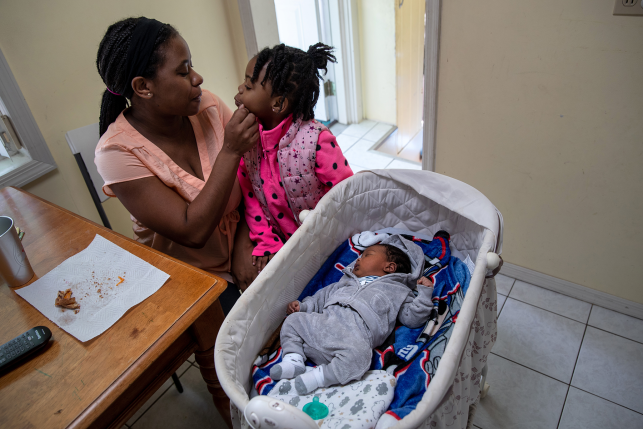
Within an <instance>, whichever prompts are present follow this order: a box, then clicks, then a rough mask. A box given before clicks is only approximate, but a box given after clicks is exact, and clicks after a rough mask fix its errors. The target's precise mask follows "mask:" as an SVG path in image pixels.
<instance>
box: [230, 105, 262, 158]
mask: <svg viewBox="0 0 643 429" xmlns="http://www.w3.org/2000/svg"><path fill="white" fill-rule="evenodd" d="M257 140H259V125H258V124H257V118H256V117H255V115H253V114H252V113H250V111H249V110H248V109H246V108H245V107H244V106H243V104H242V105H241V106H239V108H238V109H237V110H236V111H235V112H234V113H233V114H232V118H230V121H229V122H228V124H227V125H226V126H225V134H224V137H223V149H224V150H228V151H230V152H233V153H235V154H237V155H239V156H243V154H244V153H246V152H248V151H249V150H250V149H252V147H253V146H254V145H255V144H257Z"/></svg>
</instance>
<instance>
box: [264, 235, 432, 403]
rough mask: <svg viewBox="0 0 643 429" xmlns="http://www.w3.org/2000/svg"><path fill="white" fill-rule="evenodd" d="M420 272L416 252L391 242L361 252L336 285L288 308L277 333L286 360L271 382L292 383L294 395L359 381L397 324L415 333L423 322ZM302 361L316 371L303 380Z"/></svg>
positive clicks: (427, 287) (425, 304)
mask: <svg viewBox="0 0 643 429" xmlns="http://www.w3.org/2000/svg"><path fill="white" fill-rule="evenodd" d="M423 266H424V254H423V253H422V249H421V248H420V246H418V245H416V244H415V243H413V242H412V241H409V240H406V239H404V238H402V237H401V236H399V235H392V236H390V237H388V238H386V239H384V240H383V241H382V242H381V243H379V244H375V245H373V246H370V247H367V248H366V249H365V250H364V252H363V253H362V255H361V256H360V257H359V259H357V260H356V261H355V262H353V263H352V264H351V265H349V266H348V267H346V268H345V269H344V271H343V272H344V276H343V277H342V278H341V279H340V280H339V281H338V282H337V283H333V284H331V285H328V286H326V287H325V288H323V289H320V290H319V291H318V292H317V293H316V294H315V295H313V296H309V297H307V298H304V300H303V301H302V302H301V303H300V302H299V301H294V302H291V303H290V304H288V314H289V316H288V317H287V318H286V320H285V321H284V324H283V326H282V328H281V347H282V349H283V353H284V357H283V359H282V361H281V363H279V364H277V365H275V366H273V367H272V368H271V369H270V377H271V378H272V379H273V380H281V379H284V378H286V379H289V378H293V377H296V378H295V389H296V390H297V393H299V394H300V395H304V394H307V393H310V392H312V391H313V390H315V389H317V388H318V387H328V386H331V385H333V384H346V383H348V382H349V381H351V380H357V379H360V378H361V377H362V376H363V375H364V373H365V372H366V371H368V369H369V367H370V365H371V356H372V350H373V348H375V347H377V346H379V345H380V344H382V343H383V342H384V340H386V338H387V337H388V336H389V335H390V333H391V332H392V331H393V329H394V327H395V321H396V319H398V318H399V320H400V322H402V323H403V324H404V325H406V326H408V327H410V328H417V327H419V326H422V325H423V324H424V323H425V322H426V321H427V319H428V318H429V314H430V313H431V310H432V309H433V303H432V302H431V297H432V294H433V287H432V284H431V283H430V281H429V280H428V279H426V278H422V279H421V280H418V279H419V278H420V275H421V273H422V269H423ZM416 287H417V291H418V295H417V297H416V296H415V295H414V294H413V290H414V289H415V288H416ZM306 358H308V359H310V360H311V361H312V362H314V363H315V364H316V365H317V367H316V368H315V369H313V370H312V371H308V372H306V367H305V365H304V361H305V360H306Z"/></svg>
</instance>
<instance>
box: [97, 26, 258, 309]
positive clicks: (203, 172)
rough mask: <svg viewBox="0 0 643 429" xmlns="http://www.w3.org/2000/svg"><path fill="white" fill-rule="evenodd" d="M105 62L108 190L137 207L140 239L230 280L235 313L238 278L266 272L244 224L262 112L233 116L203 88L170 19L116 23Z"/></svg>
mask: <svg viewBox="0 0 643 429" xmlns="http://www.w3.org/2000/svg"><path fill="white" fill-rule="evenodd" d="M96 65H97V67H98V73H99V74H100V76H101V77H102V78H103V82H104V83H105V85H106V86H107V89H106V90H105V93H104V94H103V100H102V105H101V112H100V133H101V139H100V141H99V143H98V146H97V147H96V159H95V162H96V165H97V167H98V171H99V173H100V174H101V176H102V177H103V179H104V180H105V186H104V187H103V190H104V192H105V193H106V194H107V195H109V196H112V197H113V196H115V197H117V198H118V199H119V200H120V201H121V202H122V203H123V205H124V206H125V207H126V208H127V210H128V211H129V212H130V214H131V217H132V221H133V222H134V226H133V229H134V233H135V236H136V238H137V240H138V241H140V242H142V243H144V244H147V245H149V246H151V247H153V248H154V249H157V250H159V251H161V252H164V253H166V254H168V255H170V256H173V257H175V258H177V259H180V260H182V261H184V262H187V263H189V264H192V265H194V266H196V267H199V268H201V269H204V270H207V271H209V272H212V273H215V274H217V275H219V276H221V277H223V278H225V279H226V280H228V282H229V285H228V289H227V290H226V291H225V292H224V293H223V294H222V295H221V297H220V301H221V304H222V307H223V309H224V312H225V313H227V312H228V311H229V310H230V308H231V307H232V305H234V301H236V299H237V298H238V297H239V292H238V289H237V288H236V286H234V285H233V284H231V283H230V282H232V280H233V277H232V275H231V274H233V275H234V277H235V278H236V279H237V283H239V284H240V286H241V287H242V288H244V289H245V287H247V285H248V284H249V283H250V282H251V281H252V279H253V278H254V276H255V275H256V272H257V271H256V268H255V267H252V262H251V261H252V259H251V258H252V257H251V252H252V247H253V246H252V243H251V241H250V239H249V237H248V228H247V226H246V225H245V223H244V222H243V221H241V224H240V227H239V228H237V223H238V222H239V221H240V216H239V213H238V212H237V207H238V205H239V203H240V201H241V191H240V188H239V184H238V181H237V179H236V171H237V168H238V166H239V160H240V159H241V156H242V155H243V154H244V153H245V152H246V151H247V150H248V149H250V148H251V147H252V146H253V145H254V144H256V141H257V138H258V135H259V134H258V127H257V123H256V120H255V117H254V115H252V114H250V113H249V112H248V110H247V109H245V108H244V107H243V106H241V107H240V108H239V109H238V110H237V111H236V112H234V114H233V113H232V111H231V110H230V109H229V108H228V107H227V106H226V105H225V104H224V103H223V102H222V101H221V100H220V99H219V97H217V96H216V95H214V94H212V93H210V92H208V91H205V90H203V91H202V90H201V88H200V86H201V84H202V83H203V78H202V77H201V76H200V75H199V74H198V73H197V72H196V71H195V70H194V69H193V68H192V60H191V56H190V50H189V48H188V45H187V43H186V42H185V40H184V39H183V38H182V37H181V36H180V35H179V33H178V32H177V31H176V30H175V29H174V28H173V27H172V26H170V25H169V24H162V23H160V22H158V21H156V20H153V19H147V18H129V19H125V20H122V21H119V22H117V23H115V24H113V25H111V26H110V27H109V28H108V29H107V33H106V34H105V36H104V38H103V40H102V41H101V44H100V47H99V49H98V57H97V60H96ZM128 100H129V102H130V104H131V106H130V107H129V108H127V109H126V107H127V104H128ZM235 233H236V239H235Z"/></svg>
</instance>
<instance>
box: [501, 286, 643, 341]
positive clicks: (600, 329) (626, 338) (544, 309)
mask: <svg viewBox="0 0 643 429" xmlns="http://www.w3.org/2000/svg"><path fill="white" fill-rule="evenodd" d="M498 295H503V294H501V293H500V294H498ZM503 296H506V297H507V299H509V298H511V299H513V300H514V301H518V302H522V303H523V304H527V305H531V306H532V307H536V308H538V309H540V310H543V311H546V312H548V313H551V314H555V315H556V316H560V317H564V318H565V319H568V320H572V321H574V322H576V323H580V324H583V325H585V326H589V327H591V328H594V329H597V330H599V331H602V332H605V333H608V334H611V335H615V336H617V337H619V338H623V339H624V340H628V341H632V342H634V343H637V344H641V345H643V342H641V341H637V340H633V339H632V338H628V337H624V336H623V335H619V334H616V333H614V332H611V331H607V330H605V329H602V328H599V327H597V326H594V325H590V324H589V317H590V316H591V314H592V309H593V308H594V304H590V303H589V302H587V303H586V304H589V305H590V306H591V307H590V312H589V316H588V317H587V322H579V321H578V320H576V319H572V318H571V317H567V316H565V315H562V314H559V313H556V312H553V311H551V310H547V309H546V308H543V307H539V306H537V305H534V304H532V303H530V302H526V301H522V300H520V299H517V298H514V297H512V296H509V295H503ZM579 301H580V300H579ZM581 302H585V301H581ZM505 305H507V300H505V303H504V305H503V306H502V308H503V309H504V308H505ZM615 313H618V311H615ZM618 314H623V313H618ZM623 315H624V316H627V314H623Z"/></svg>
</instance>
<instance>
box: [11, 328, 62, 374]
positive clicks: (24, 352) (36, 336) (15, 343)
mask: <svg viewBox="0 0 643 429" xmlns="http://www.w3.org/2000/svg"><path fill="white" fill-rule="evenodd" d="M50 338H51V331H50V330H49V328H47V327H46V326H36V327H35V328H31V329H29V330H28V331H27V332H25V333H24V334H22V335H18V336H17V337H16V338H14V339H13V340H11V341H8V342H6V343H4V344H3V345H1V346H0V373H1V372H4V371H5V370H6V369H8V368H9V367H12V366H13V365H15V364H17V363H19V362H21V361H23V360H24V359H25V358H26V357H27V356H29V355H31V354H33V353H35V352H37V351H38V350H40V349H42V348H43V347H45V346H46V345H47V342H49V339H50Z"/></svg>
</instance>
